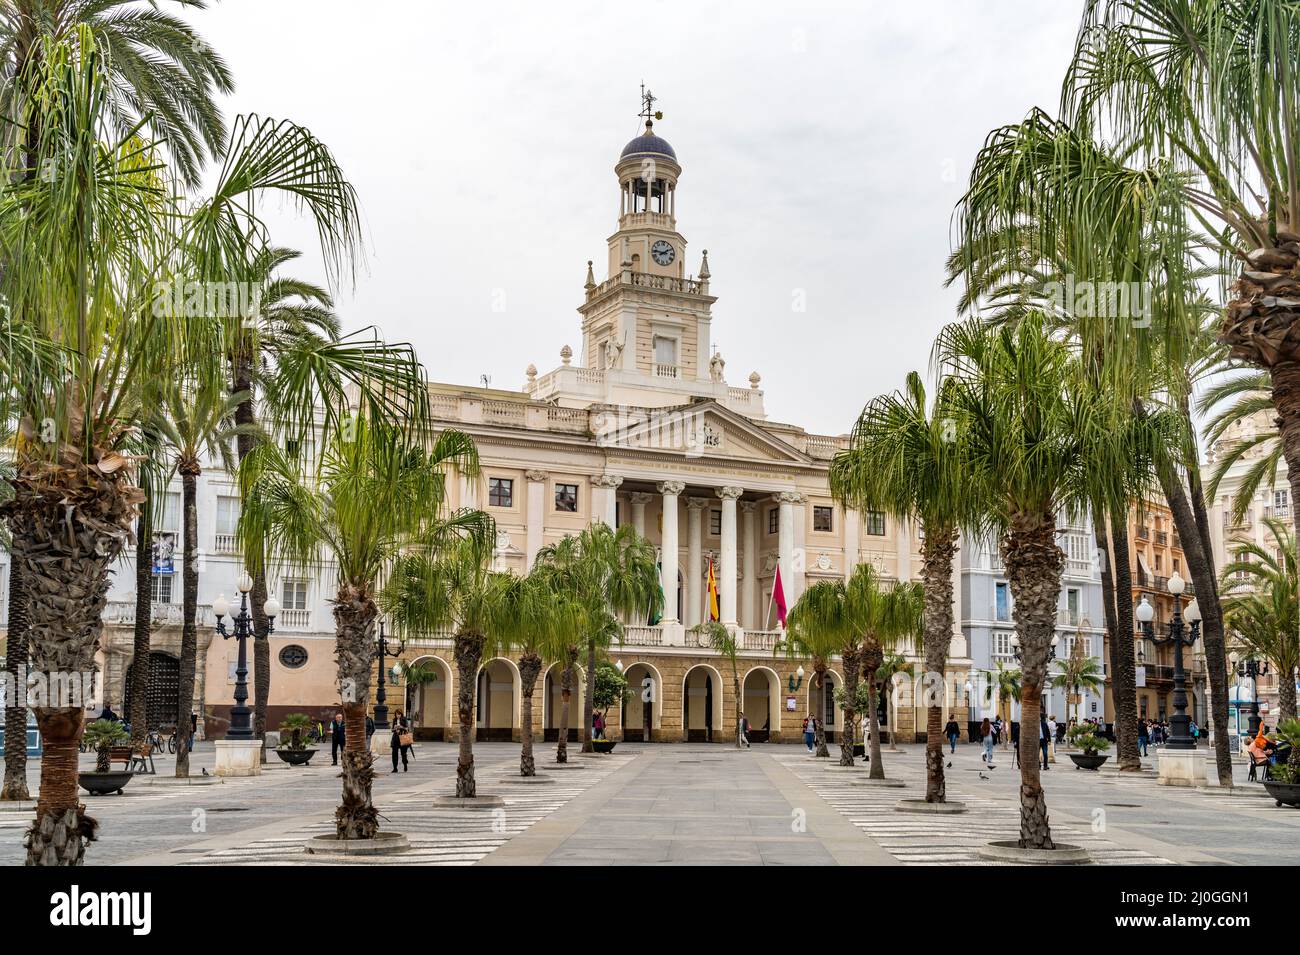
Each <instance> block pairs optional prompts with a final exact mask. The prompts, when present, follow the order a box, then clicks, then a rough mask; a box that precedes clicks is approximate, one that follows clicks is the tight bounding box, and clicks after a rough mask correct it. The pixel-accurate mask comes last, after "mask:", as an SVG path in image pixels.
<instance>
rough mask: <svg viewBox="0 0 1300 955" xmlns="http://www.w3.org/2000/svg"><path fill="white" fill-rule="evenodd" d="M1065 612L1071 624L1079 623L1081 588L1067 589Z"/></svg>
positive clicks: (1075, 625)
mask: <svg viewBox="0 0 1300 955" xmlns="http://www.w3.org/2000/svg"><path fill="white" fill-rule="evenodd" d="M1065 612H1066V616H1067V619H1068V620H1069V623H1070V625H1071V626H1074V627H1077V626H1078V625H1079V588H1078V587H1070V588H1068V589H1067V590H1066V591H1065Z"/></svg>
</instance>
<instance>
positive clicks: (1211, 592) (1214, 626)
mask: <svg viewBox="0 0 1300 955" xmlns="http://www.w3.org/2000/svg"><path fill="white" fill-rule="evenodd" d="M1273 382H1274V400H1275V401H1276V400H1277V399H1276V385H1277V379H1276V378H1274V379H1273ZM1279 413H1280V412H1279ZM1289 464H1290V461H1289V460H1288V465H1289ZM1297 464H1298V465H1300V461H1297ZM1157 475H1158V476H1159V479H1160V489H1161V490H1162V491H1163V492H1164V495H1165V500H1166V501H1167V502H1168V504H1169V509H1170V510H1171V511H1173V515H1174V527H1176V528H1177V529H1178V536H1179V538H1180V539H1181V541H1182V545H1183V556H1184V557H1185V558H1186V559H1187V572H1188V574H1189V575H1190V576H1191V579H1192V589H1193V590H1194V591H1195V592H1196V606H1197V607H1198V608H1199V609H1200V611H1201V639H1202V640H1204V641H1205V668H1206V671H1207V673H1206V679H1207V680H1208V681H1209V684H1210V702H1211V706H1210V720H1211V724H1212V725H1213V727H1214V765H1215V771H1216V772H1217V774H1218V777H1219V785H1220V786H1225V787H1230V786H1231V785H1232V753H1231V751H1230V750H1229V748H1228V735H1229V733H1228V648H1227V639H1226V635H1225V631H1224V627H1223V607H1222V605H1221V604H1220V603H1219V589H1218V585H1217V581H1216V579H1215V574H1214V549H1213V547H1212V545H1211V543H1210V539H1209V536H1208V535H1209V525H1208V519H1207V521H1206V531H1205V535H1204V536H1202V533H1201V522H1200V520H1199V519H1198V518H1197V515H1196V513H1195V509H1194V505H1193V504H1192V503H1191V502H1189V500H1188V497H1187V492H1186V491H1184V490H1183V483H1182V481H1181V480H1180V479H1179V477H1178V475H1177V474H1176V473H1174V472H1173V471H1172V469H1169V468H1157ZM1292 486H1293V487H1294V484H1293V485H1292ZM1196 487H1197V489H1198V493H1197V496H1198V497H1199V498H1201V507H1202V508H1203V507H1204V493H1203V492H1201V491H1200V484H1199V481H1198V483H1197V485H1196ZM1292 493H1294V491H1293V492H1292ZM1135 718H1136V716H1135Z"/></svg>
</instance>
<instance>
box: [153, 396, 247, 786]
mask: <svg viewBox="0 0 1300 955" xmlns="http://www.w3.org/2000/svg"><path fill="white" fill-rule="evenodd" d="M241 400H243V396H241V395H231V394H229V393H228V392H227V391H226V389H225V387H224V382H223V381H222V380H221V378H220V377H219V376H218V375H213V376H210V377H209V378H207V379H206V380H205V381H202V382H198V383H195V382H168V383H167V387H166V389H165V392H164V405H163V409H162V413H161V414H159V415H158V416H157V419H156V422H155V426H156V428H157V430H158V433H159V434H160V436H161V437H162V439H163V440H164V441H165V442H166V443H167V444H168V445H170V447H171V450H172V452H173V453H174V455H175V469H176V471H177V472H178V473H179V474H180V476H181V508H182V512H183V517H182V522H181V523H182V530H181V533H182V537H183V540H184V545H183V554H182V559H181V572H182V574H183V585H182V598H181V660H180V674H179V678H178V681H177V698H178V708H177V712H176V775H177V776H178V777H185V776H188V775H189V774H190V750H189V733H188V731H187V729H188V727H189V725H190V714H191V713H192V712H193V709H194V676H195V670H196V668H197V665H198V647H199V631H198V619H197V618H198V611H199V503H198V481H199V475H200V474H202V473H203V466H202V461H203V457H204V456H205V455H206V456H207V457H209V458H213V459H215V460H216V461H217V462H218V463H219V464H220V465H221V466H222V467H223V468H225V470H226V471H227V472H228V473H232V474H233V473H234V472H235V463H234V460H235V459H234V455H233V454H232V453H231V448H230V441H231V439H232V438H233V437H234V436H235V435H236V433H237V432H238V428H237V427H236V425H235V423H234V412H235V408H236V407H237V406H238V405H239V402H240V401H241ZM138 623H139V621H137V624H138ZM138 659H139V658H138ZM140 665H143V666H145V667H147V666H148V654H147V653H146V654H145V657H144V658H143V659H142V661H141V663H138V664H137V666H140ZM131 702H132V703H135V702H136V701H135V698H134V697H132V700H131ZM133 725H134V724H133Z"/></svg>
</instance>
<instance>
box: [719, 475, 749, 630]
mask: <svg viewBox="0 0 1300 955" xmlns="http://www.w3.org/2000/svg"><path fill="white" fill-rule="evenodd" d="M744 493H745V489H744V488H741V487H722V488H718V497H719V498H721V499H722V560H721V563H722V579H721V580H720V581H718V583H719V585H720V586H721V587H722V588H723V589H722V595H721V596H722V601H721V604H722V605H721V606H720V607H719V608H718V610H719V612H720V613H721V615H722V624H723V626H726V627H735V626H737V624H738V621H737V620H736V590H737V587H738V585H739V583H740V575H739V574H738V573H737V572H736V571H737V565H736V501H737V500H738V499H739V498H740V495H742V494H744Z"/></svg>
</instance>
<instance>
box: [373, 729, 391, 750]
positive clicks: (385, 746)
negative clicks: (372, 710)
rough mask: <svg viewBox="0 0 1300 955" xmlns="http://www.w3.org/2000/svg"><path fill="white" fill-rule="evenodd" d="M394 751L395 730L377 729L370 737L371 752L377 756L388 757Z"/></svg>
mask: <svg viewBox="0 0 1300 955" xmlns="http://www.w3.org/2000/svg"><path fill="white" fill-rule="evenodd" d="M392 751H393V730H392V727H389V726H384V727H379V726H376V727H375V732H374V733H373V734H372V735H371V737H370V752H372V753H374V754H375V755H376V756H387V755H388V754H389V753H391V752H392Z"/></svg>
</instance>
